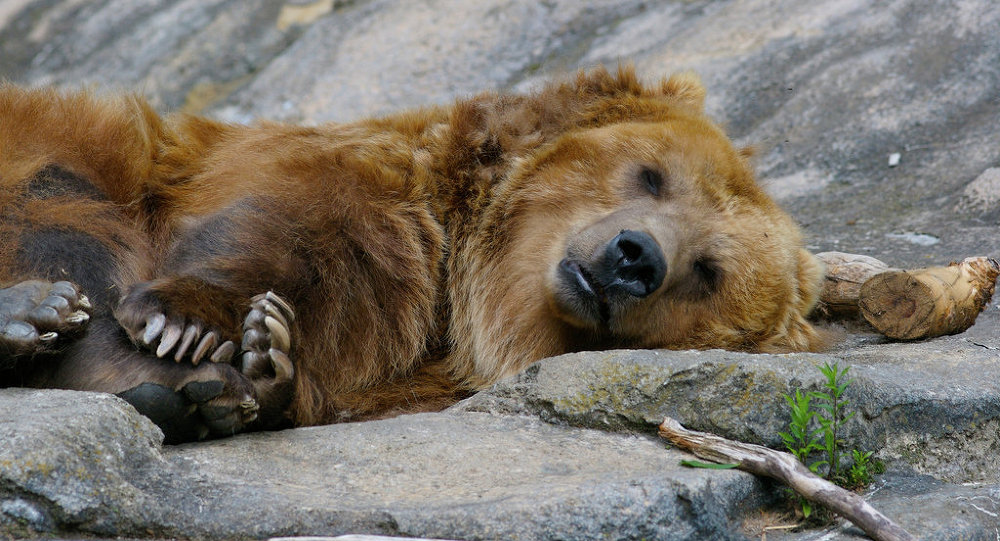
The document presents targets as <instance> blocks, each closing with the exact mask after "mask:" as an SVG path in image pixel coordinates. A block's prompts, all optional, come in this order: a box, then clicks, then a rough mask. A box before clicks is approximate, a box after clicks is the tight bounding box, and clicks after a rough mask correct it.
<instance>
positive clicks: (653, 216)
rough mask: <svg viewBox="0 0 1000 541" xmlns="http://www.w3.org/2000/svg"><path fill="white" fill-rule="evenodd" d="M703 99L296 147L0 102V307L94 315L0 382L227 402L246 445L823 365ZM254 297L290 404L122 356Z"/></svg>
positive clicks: (345, 137)
mask: <svg viewBox="0 0 1000 541" xmlns="http://www.w3.org/2000/svg"><path fill="white" fill-rule="evenodd" d="M703 97H704V90H703V88H702V86H701V85H700V83H699V82H698V80H697V79H696V78H695V77H694V76H692V75H688V74H681V75H676V76H674V77H671V78H670V79H668V80H665V81H662V82H661V83H659V84H656V85H652V86H644V85H643V84H641V83H640V82H639V80H638V78H637V77H636V76H635V74H634V73H633V72H632V70H631V69H627V68H626V69H620V70H619V71H618V72H617V73H609V72H607V71H606V70H603V69H596V70H593V71H591V72H588V73H581V74H580V75H579V76H578V77H576V79H575V80H572V81H568V82H557V83H553V84H550V85H548V86H546V87H545V88H543V89H541V90H539V91H538V92H535V93H532V94H529V95H498V94H493V93H486V94H481V95H479V96H476V97H473V98H470V99H465V100H460V101H458V102H456V103H455V104H453V105H451V106H448V107H437V108H427V109H421V110H416V111H409V112H404V113H400V114H397V115H394V116H390V117H386V118H378V119H366V120H362V121H359V122H355V123H351V124H343V125H338V124H330V125H324V126H320V127H314V128H307V127H296V126H287V125H280V124H270V123H262V124H260V125H256V126H251V127H248V126H239V125H229V124H223V123H219V122H214V121H211V120H207V119H204V118H199V117H194V116H187V115H177V116H169V117H165V118H161V117H160V116H158V115H157V114H156V113H155V112H153V111H152V110H151V108H150V107H149V106H148V105H147V104H146V103H145V102H143V101H142V100H140V99H137V98H135V97H130V96H125V97H118V98H112V99H98V98H95V97H94V96H92V95H90V94H88V93H73V94H64V93H59V92H56V91H53V90H23V89H20V88H16V87H14V86H3V87H0V184H2V191H0V284H5V285H7V286H12V285H14V284H16V283H18V282H21V281H23V280H28V279H43V280H47V281H56V280H69V281H71V282H74V283H76V284H77V285H79V286H80V288H81V290H82V291H83V293H85V294H86V295H88V296H89V297H90V299H91V302H90V304H92V305H93V309H92V314H91V316H92V319H91V322H90V324H89V326H87V327H86V328H85V329H82V330H81V331H80V333H78V334H79V335H80V336H79V337H76V338H73V339H67V340H64V341H60V342H59V346H57V347H55V346H46V347H45V348H42V347H41V346H40V345H39V346H38V347H37V348H36V349H37V351H35V350H32V351H31V354H25V353H24V349H25V348H24V347H21V349H18V348H17V347H14V346H13V345H12V346H10V347H9V348H8V351H9V353H8V354H7V357H6V361H4V360H0V368H2V367H3V366H6V367H7V369H6V370H2V369H0V384H5V385H28V386H49V387H68V388H75V389H90V390H99V391H108V392H113V393H124V392H126V391H128V390H129V389H133V388H136V387H137V386H139V385H141V384H143V383H149V382H152V383H156V384H159V385H162V386H164V387H166V388H169V389H171V390H172V391H177V390H179V389H182V388H184V385H186V384H188V383H190V382H192V381H199V382H205V381H223V382H224V383H225V386H226V390H225V392H224V393H223V394H224V395H227V396H229V397H230V398H231V400H229V402H225V403H223V402H216V403H215V405H216V406H219V407H228V408H233V407H235V406H234V405H233V404H234V401H236V402H239V401H241V400H243V401H244V402H245V399H246V398H247V396H251V397H252V399H253V400H254V401H256V402H259V403H260V405H261V406H262V407H263V408H264V410H262V411H264V412H268V411H269V412H270V413H268V414H267V415H262V419H260V420H258V421H256V424H253V423H251V424H250V425H249V428H254V427H257V426H260V425H261V424H269V425H273V424H275V423H277V422H279V420H280V419H281V418H284V417H285V416H287V418H289V419H291V420H292V422H294V424H298V425H309V424H317V423H328V422H333V421H339V420H345V419H361V418H371V417H374V416H381V415H387V414H391V413H394V412H399V411H412V410H417V409H427V408H437V407H441V406H443V405H445V404H447V403H450V402H451V401H453V400H455V399H456V398H458V397H460V396H462V395H463V394H464V393H467V392H469V391H473V390H475V389H479V388H482V387H483V386H486V385H489V384H491V383H493V382H495V381H497V380H498V379H500V378H502V377H504V376H507V375H510V374H513V373H516V372H517V371H519V370H522V369H523V368H525V367H527V366H528V365H529V364H530V363H532V362H534V361H536V360H538V359H541V358H543V357H546V356H550V355H555V354H559V353H564V352H569V351H576V350H582V349H594V348H614V347H631V348H661V347H665V348H711V347H721V348H729V349H737V350H745V351H791V350H810V349H815V348H816V347H817V346H818V345H819V337H818V335H817V333H816V332H815V331H814V329H813V328H812V327H811V326H810V325H809V323H808V322H807V321H806V320H805V315H806V314H807V313H808V312H809V310H810V309H811V307H812V305H813V303H814V302H815V300H816V296H817V291H818V285H819V281H820V267H819V266H818V265H817V264H816V263H815V261H814V259H813V258H812V256H810V255H809V254H807V253H806V252H804V251H803V250H802V249H801V240H800V235H799V232H798V229H797V228H796V226H795V225H794V224H793V223H792V221H791V220H790V219H789V218H788V217H787V216H786V215H785V214H784V213H783V212H782V211H781V210H779V208H778V207H777V206H776V205H775V204H774V203H773V202H772V201H771V200H770V199H769V198H768V197H767V196H766V195H765V194H764V193H763V191H762V190H761V189H760V188H759V187H758V185H757V184H756V183H755V181H754V177H753V174H752V172H751V169H750V167H749V165H748V163H747V153H745V152H741V151H739V150H736V149H734V148H733V146H732V145H731V143H730V142H729V140H728V139H727V138H726V136H725V135H724V133H723V132H722V131H721V130H720V129H719V128H718V127H716V126H715V125H714V124H712V123H711V121H710V120H709V119H708V118H707V117H706V116H705V115H704V114H703V112H702V102H703ZM616 239H617V240H616ZM611 251H614V252H615V253H614V254H611ZM654 252H655V253H654ZM612 260H616V261H612ZM636 261H638V263H635V264H634V265H632V263H630V262H636ZM630 265H631V266H630ZM269 290H270V291H273V292H275V293H277V294H278V295H279V296H280V297H281V298H283V299H285V300H287V301H288V302H289V304H291V305H292V306H293V307H294V311H295V314H296V317H295V319H294V321H293V322H290V323H289V324H288V325H289V330H290V332H291V342H292V347H291V350H290V351H289V352H287V353H288V357H289V358H290V359H291V362H292V363H293V365H294V390H291V389H290V388H289V387H288V386H282V385H278V384H276V383H275V380H276V379H281V374H280V372H281V370H280V369H278V368H279V364H280V363H278V362H277V361H274V366H275V367H276V368H275V369H274V370H272V371H263V372H262V371H261V370H260V367H259V366H257V367H255V368H254V369H253V373H252V374H251V373H247V371H246V370H244V371H243V373H241V371H240V369H239V366H240V363H239V362H238V360H239V353H240V351H239V350H240V349H241V348H239V347H237V351H236V355H235V356H233V359H234V362H233V364H232V365H230V364H229V363H227V362H221V363H207V362H203V363H200V364H199V365H197V366H193V365H192V363H191V362H190V361H189V360H188V359H187V357H185V358H184V359H182V362H175V361H174V360H173V359H172V358H171V359H169V360H164V359H158V358H156V356H155V355H154V354H153V353H152V352H151V351H150V349H153V350H155V348H156V344H155V343H153V344H152V345H151V346H146V345H145V344H144V343H143V342H142V340H141V337H142V336H143V333H144V332H145V329H146V327H147V325H150V324H151V323H150V322H151V321H152V320H151V319H150V318H151V317H152V316H154V315H156V314H159V313H163V314H165V315H167V316H168V317H169V318H173V319H176V320H177V321H181V322H184V321H188V322H192V321H193V322H197V323H198V325H199V326H200V327H199V329H200V328H202V327H203V328H204V329H206V330H207V329H212V330H214V331H215V332H216V333H217V334H218V335H219V341H218V342H219V343H221V342H222V341H225V340H232V341H233V342H234V343H235V344H237V345H239V344H240V342H241V340H242V339H243V337H244V333H245V332H246V328H247V327H245V326H244V327H241V325H242V322H243V320H244V316H246V315H247V312H248V310H249V305H250V299H251V297H253V296H254V295H257V294H259V293H263V292H265V291H269ZM11 291H12V292H13V291H15V290H11ZM11 294H12V295H13V293H11ZM36 300H37V299H36ZM71 300H72V299H71ZM83 304H84V305H86V302H83ZM5 314H6V318H7V320H9V321H19V320H21V319H25V318H21V317H19V315H18V314H20V313H19V312H16V311H15V310H13V309H10V310H7V311H6V312H4V311H3V310H0V326H2V325H3V324H4V321H3V317H4V315H5ZM177 318H179V319H177ZM28 319H30V318H28ZM173 319H172V320H173ZM261 328H263V327H261ZM123 329H124V330H123ZM43 330H44V329H42V328H39V329H38V331H39V333H41V331H43ZM8 334H9V333H8ZM130 338H131V339H130ZM5 339H6V340H8V341H12V342H17V341H18V340H20V341H21V342H24V338H23V337H21V338H17V337H15V338H10V337H8V338H4V336H3V335H0V343H2V341H3V340H5ZM50 339H51V337H50ZM135 344H138V345H135ZM15 345H17V344H15ZM20 346H24V344H20ZM20 346H19V347H20ZM31 349H32V348H31V347H30V344H29V345H28V346H27V350H31ZM43 349H44V350H45V351H42V350H43ZM242 349H245V348H242ZM266 349H267V348H266V347H265V350H266ZM42 353H44V355H43V354H42ZM229 358H230V357H229V356H226V359H225V360H227V361H228V360H229ZM275 358H276V359H280V353H276V354H275ZM279 383H280V382H279ZM234 389H235V390H234ZM236 390H238V392H237V391H236ZM213 392H214V391H213ZM196 394H197V393H192V392H187V393H186V395H185V397H186V398H185V399H186V400H195V401H196V402H199V403H201V402H202V401H203V400H202V399H201V398H197V397H195V398H192V396H194V395H196ZM216 394H217V393H216ZM212 396H215V395H214V394H213V395H212ZM202 398H203V397H202ZM289 400H290V402H289ZM286 405H287V407H286ZM146 407H148V406H146ZM140 410H142V408H140ZM216 413H217V412H216ZM214 414H215V413H210V412H207V409H206V408H203V411H202V415H203V416H205V415H208V416H211V415H214ZM251 417H252V416H251ZM243 421H246V422H249V419H246V418H244V419H243V420H242V421H237V422H234V423H231V424H232V426H229V425H226V426H225V427H224V428H223V429H221V430H215V429H214V428H213V431H215V432H225V431H229V432H232V431H237V430H241V429H244V428H247V427H245V426H243V425H244V424H246V423H245V422H243ZM192 422H198V421H192ZM161 424H162V423H161ZM209 424H210V425H211V423H209ZM203 432H204V430H202V433H200V434H197V436H201V435H204V434H203ZM168 436H169V434H168ZM189 437H192V436H190V434H179V435H177V436H176V438H175V439H188V438H189Z"/></svg>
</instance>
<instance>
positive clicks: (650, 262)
mask: <svg viewBox="0 0 1000 541" xmlns="http://www.w3.org/2000/svg"><path fill="white" fill-rule="evenodd" d="M596 270H597V271H598V272H597V275H596V276H595V279H596V281H597V282H599V283H600V284H601V285H602V287H603V289H604V293H605V295H607V296H609V297H613V296H615V295H616V294H627V295H630V296H632V297H640V298H641V297H646V296H649V294H650V293H652V292H654V291H656V290H657V289H658V288H659V287H660V285H661V284H663V279H664V277H666V275H667V260H666V258H664V256H663V250H661V249H660V245H659V244H657V242H656V240H655V239H654V238H653V237H652V236H650V235H649V234H648V233H644V232H642V231H632V230H628V229H626V230H623V231H622V232H621V233H619V234H618V235H617V236H615V238H613V239H611V241H610V242H608V244H607V245H605V248H604V257H603V260H602V262H601V264H599V265H597V269H596Z"/></svg>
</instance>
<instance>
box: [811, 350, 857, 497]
mask: <svg viewBox="0 0 1000 541" xmlns="http://www.w3.org/2000/svg"><path fill="white" fill-rule="evenodd" d="M819 370H820V372H822V373H823V375H824V376H826V383H824V384H823V386H824V387H825V388H826V391H820V392H811V393H809V394H810V395H811V396H812V397H813V398H815V399H816V400H817V401H818V403H817V404H816V407H817V408H819V409H820V410H822V413H817V414H816V420H817V421H819V424H820V427H821V430H822V433H823V445H822V449H823V451H824V452H825V453H826V463H827V466H828V468H829V469H828V472H827V475H826V478H827V479H829V480H831V481H834V482H839V481H843V478H842V477H841V473H840V445H841V444H842V443H844V441H843V440H841V439H840V432H841V428H842V427H843V425H844V423H846V422H847V421H850V420H851V418H852V417H854V412H851V413H850V414H849V415H844V409H845V408H846V407H847V398H846V397H844V391H846V390H847V386H848V385H850V384H851V383H854V380H846V381H845V376H846V375H847V371H848V370H850V367H845V368H844V369H843V370H841V369H840V367H839V366H837V363H834V364H833V365H831V364H830V363H824V364H823V366H821V367H820V369H819Z"/></svg>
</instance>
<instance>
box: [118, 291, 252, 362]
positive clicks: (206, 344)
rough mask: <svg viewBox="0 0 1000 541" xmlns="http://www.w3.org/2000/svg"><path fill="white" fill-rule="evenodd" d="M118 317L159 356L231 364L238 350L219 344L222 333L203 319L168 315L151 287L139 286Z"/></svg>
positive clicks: (122, 305) (136, 338) (119, 311)
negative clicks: (151, 292)
mask: <svg viewBox="0 0 1000 541" xmlns="http://www.w3.org/2000/svg"><path fill="white" fill-rule="evenodd" d="M118 319H119V322H120V323H121V324H122V327H124V328H125V329H126V330H127V331H128V333H129V335H130V336H131V337H132V339H133V341H134V342H135V343H137V344H139V345H140V346H144V347H146V348H148V349H150V350H152V351H153V352H154V353H155V354H156V356H157V357H160V358H164V357H167V356H168V355H169V356H170V357H172V358H173V359H174V360H175V361H177V362H181V361H183V360H185V359H188V360H190V361H191V364H193V365H195V366H197V365H198V363H200V362H201V361H202V359H206V358H207V359H210V360H211V361H212V362H224V363H228V362H230V361H232V358H233V354H234V353H235V352H236V346H235V344H233V343H232V342H231V341H228V340H227V341H225V342H222V343H220V342H221V339H220V336H221V335H220V333H219V332H218V331H217V330H214V329H211V328H209V326H208V325H206V324H205V322H203V321H201V320H200V319H198V318H186V317H184V316H183V315H180V314H169V313H168V312H167V311H166V310H164V309H163V307H162V305H161V304H160V302H159V301H158V300H157V298H156V297H155V296H153V295H151V294H150V293H149V291H148V287H138V288H136V289H135V290H134V291H133V292H132V293H130V294H129V295H127V296H126V297H125V298H123V299H122V304H121V306H119V309H118Z"/></svg>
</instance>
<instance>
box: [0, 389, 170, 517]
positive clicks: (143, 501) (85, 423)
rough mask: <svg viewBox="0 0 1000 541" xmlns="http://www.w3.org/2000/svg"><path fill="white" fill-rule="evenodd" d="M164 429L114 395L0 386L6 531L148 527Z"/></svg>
mask: <svg viewBox="0 0 1000 541" xmlns="http://www.w3.org/2000/svg"><path fill="white" fill-rule="evenodd" d="M162 440H163V434H162V433H161V432H160V429H159V428H157V427H156V426H155V425H154V424H153V423H152V422H150V421H149V420H148V419H146V418H145V417H143V416H141V415H139V414H138V413H137V412H136V411H135V410H134V409H132V407H131V406H129V405H128V404H126V403H125V402H123V401H122V400H119V399H118V398H116V397H114V396H111V395H102V394H95V393H78V392H73V391H36V390H27V389H4V390H0V442H2V443H0V532H5V531H6V532H18V531H21V532H24V531H28V530H26V529H30V530H34V531H39V532H50V531H54V530H56V529H57V528H58V529H81V530H85V531H90V532H94V533H98V534H106V535H115V534H116V533H117V532H120V531H133V530H135V531H142V527H141V525H142V524H144V523H145V521H146V520H147V518H148V514H147V512H148V509H149V508H150V507H151V506H155V500H152V499H151V495H149V494H147V493H145V492H143V491H142V490H141V489H138V488H137V487H136V486H135V484H134V482H135V480H136V478H137V477H141V476H144V475H146V473H145V472H146V470H147V468H148V469H152V470H155V469H159V468H162V467H163V466H165V465H166V462H164V461H163V459H162V457H161V456H160V453H159V447H160V442H161V441H162Z"/></svg>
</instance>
